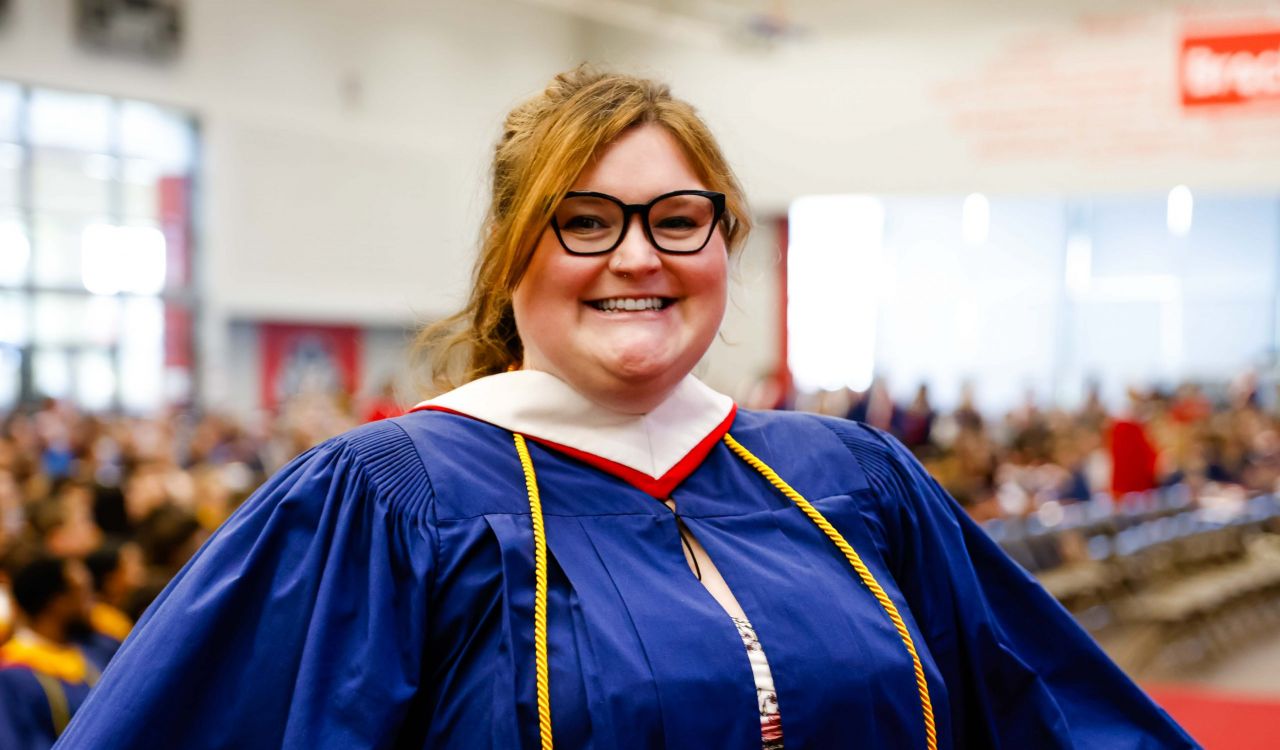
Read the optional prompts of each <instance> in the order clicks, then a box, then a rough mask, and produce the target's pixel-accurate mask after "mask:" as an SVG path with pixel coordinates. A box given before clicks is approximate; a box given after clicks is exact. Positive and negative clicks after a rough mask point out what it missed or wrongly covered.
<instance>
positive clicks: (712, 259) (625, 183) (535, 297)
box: [513, 124, 728, 413]
mask: <svg viewBox="0 0 1280 750" xmlns="http://www.w3.org/2000/svg"><path fill="white" fill-rule="evenodd" d="M571 189H572V190H574V191H593V192H599V193H607V194H609V195H612V196H614V197H616V198H618V199H620V200H621V201H622V202H623V203H627V204H643V203H648V202H649V201H651V200H653V199H654V198H656V197H657V196H659V195H662V194H664V193H669V192H672V191H675V190H706V189H707V188H706V186H705V185H703V184H702V182H701V181H700V180H699V179H698V178H697V176H696V175H695V174H694V172H693V169H692V168H691V167H690V166H689V163H688V161H687V160H686V159H685V157H684V153H683V152H682V151H681V149H680V146H679V144H678V143H677V142H676V140H675V138H673V137H672V136H671V134H670V133H668V132H667V130H666V129H665V128H663V127H662V126H660V125H652V124H651V125H642V126H639V127H636V128H632V129H631V130H628V131H626V132H625V133H623V134H622V135H620V136H619V137H618V138H617V139H615V140H614V141H613V142H612V143H610V144H608V145H606V146H605V147H604V148H603V149H601V151H600V152H599V153H598V154H597V155H596V157H595V159H594V160H593V161H592V162H591V163H590V164H588V166H587V168H586V169H585V170H584V171H583V172H582V174H580V175H579V176H578V180H577V181H576V182H575V183H574V184H573V187H572V188H571ZM641 221H642V220H641V219H640V217H638V216H632V217H631V220H630V224H629V226H628V227H627V231H626V235H625V236H624V237H623V239H622V243H621V244H620V245H618V247H617V248H616V249H614V250H613V251H612V252H610V253H606V254H603V255H592V256H581V255H571V254H570V253H568V252H566V251H565V249H564V248H563V247H562V246H561V245H560V241H559V240H558V239H557V238H556V235H555V232H554V231H553V230H552V229H551V228H550V227H547V228H546V229H545V230H544V231H543V233H542V237H541V239H540V240H539V242H538V245H537V247H536V248H535V250H534V253H533V257H532V259H531V261H530V264H529V268H528V270H527V271H525V274H524V277H523V278H522V279H521V280H520V283H519V285H517V287H516V289H515V293H514V295H513V306H514V310H515V317H516V327H517V328H518V329H519V332H520V339H521V341H522V343H523V344H524V368H525V369H530V370H542V371H545V372H549V373H551V374H553V375H555V376H557V377H559V378H560V379H561V380H564V381H565V382H567V383H569V384H570V385H572V386H573V387H574V388H575V389H577V390H578V391H579V392H580V393H582V394H583V395H585V396H587V397H588V398H590V399H592V400H593V401H595V402H596V403H599V404H601V405H603V406H607V407H610V408H613V409H616V410H619V411H625V412H628V413H644V412H647V411H649V410H650V409H652V408H654V407H655V406H657V405H658V404H659V403H661V402H662V400H663V399H664V398H665V397H666V396H667V394H669V393H670V392H671V389H673V388H674V387H675V386H676V384H677V383H679V382H680V381H681V380H682V379H683V378H684V377H685V376H686V375H687V374H688V373H689V372H690V370H692V369H693V366H694V365H695V364H697V362H698V360H699V359H701V358H702V355H703V353H704V352H706V350H707V347H709V346H710V345H711V340H712V338H714V337H715V335H716V331H717V330H719V327H720V321H721V319H722V318H723V317H724V310H725V297H726V289H727V281H726V279H727V276H728V253H727V251H726V248H725V242H724V236H723V234H722V233H721V231H720V230H719V229H717V230H716V231H714V232H713V233H712V236H711V239H710V241H709V242H707V244H706V246H705V247H703V249H702V250H700V251H699V252H696V253H691V254H687V255H672V254H669V253H663V252H659V251H658V250H657V249H656V248H655V247H654V246H653V245H652V244H651V243H650V242H649V239H648V237H647V236H646V234H645V232H644V229H643V227H641V225H640V224H641ZM655 298H656V299H658V300H660V301H661V302H660V309H640V310H621V309H611V310H607V311H606V310H604V309H601V308H602V307H613V306H614V304H615V302H614V301H622V300H627V301H634V302H635V303H639V302H643V301H645V300H653V299H655ZM633 306H635V305H634V303H633Z"/></svg>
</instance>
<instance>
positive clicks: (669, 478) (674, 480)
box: [409, 404, 738, 500]
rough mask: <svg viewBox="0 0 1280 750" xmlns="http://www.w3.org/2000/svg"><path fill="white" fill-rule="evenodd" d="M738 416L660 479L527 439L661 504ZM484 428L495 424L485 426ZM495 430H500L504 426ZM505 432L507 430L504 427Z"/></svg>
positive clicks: (426, 407) (734, 410)
mask: <svg viewBox="0 0 1280 750" xmlns="http://www.w3.org/2000/svg"><path fill="white" fill-rule="evenodd" d="M409 411H410V412H415V411H441V412H445V413H446V414H456V415H458V416H460V417H466V418H468V419H474V420H476V421H477V422H484V420H483V419H478V418H476V417H473V416H471V415H470V414H466V413H464V412H460V411H457V410H454V409H450V408H447V407H444V406H436V405H434V404H423V405H421V406H415V407H414V408H412V409H410V410H409ZM737 415H738V406H737V404H733V405H731V406H730V407H729V414H728V416H726V417H725V418H724V420H722V421H721V422H720V424H718V425H716V426H715V428H713V429H712V430H711V432H709V433H707V436H706V437H704V438H702V440H700V441H698V444H697V445H695V446H693V449H692V450H690V451H689V452H688V453H686V454H685V456H684V458H682V459H680V460H679V461H677V462H676V465H675V466H672V467H671V468H670V469H669V470H668V471H667V473H665V474H663V475H662V476H660V477H651V476H649V475H648V474H645V473H644V472H642V471H637V470H636V469H633V468H631V467H630V466H624V465H623V464H620V463H618V462H616V461H610V460H609V459H607V458H602V457H600V456H597V455H595V454H594V453H588V452H586V451H583V450H579V449H577V448H571V447H569V446H567V445H561V444H560V443H557V442H554V441H551V440H544V439H543V438H540V437H538V436H537V435H525V437H527V438H529V439H530V440H532V441H534V442H535V443H538V444H539V445H542V446H545V447H547V448H550V449H552V450H554V451H556V452H558V453H563V454H564V455H566V456H569V457H570V458H574V459H577V460H579V461H581V462H583V463H584V464H587V465H588V466H592V467H595V468H597V469H599V470H600V471H603V472H604V473H606V474H610V475H612V476H615V477H617V478H618V479H621V480H622V481H624V482H626V483H627V484H629V485H631V486H632V487H635V488H636V489H638V490H640V491H641V492H643V493H645V494H647V495H650V496H652V497H655V498H657V499H659V500H666V499H667V498H669V497H670V496H671V493H672V492H673V491H675V488H676V487H679V486H680V483H681V482H683V481H684V480H686V479H688V478H689V475H690V474H692V473H693V472H694V471H696V470H697V468H698V467H699V466H701V465H702V462H703V460H704V459H706V457H707V454H709V453H710V452H711V449H712V448H714V447H715V446H716V443H718V442H720V439H721V438H723V437H724V435H725V433H727V432H728V431H729V427H730V426H731V425H732V424H733V420H734V417H736V416H737ZM485 424H492V423H491V422H485ZM494 426H495V427H501V425H494ZM502 429H506V428H505V427H503V428H502Z"/></svg>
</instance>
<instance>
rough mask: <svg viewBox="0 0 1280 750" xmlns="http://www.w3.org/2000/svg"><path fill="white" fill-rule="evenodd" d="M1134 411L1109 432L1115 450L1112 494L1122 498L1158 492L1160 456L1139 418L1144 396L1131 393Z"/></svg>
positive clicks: (1112, 425) (1112, 461)
mask: <svg viewBox="0 0 1280 750" xmlns="http://www.w3.org/2000/svg"><path fill="white" fill-rule="evenodd" d="M1129 398H1130V401H1131V402H1132V404H1133V405H1134V407H1133V408H1131V409H1130V410H1129V412H1128V413H1127V414H1124V415H1121V416H1119V417H1117V418H1116V419H1115V420H1113V421H1112V422H1111V426H1110V428H1109V429H1108V431H1107V437H1108V441H1107V442H1108V443H1109V444H1110V446H1111V494H1112V496H1113V497H1116V498H1120V497H1124V496H1125V495H1127V494H1129V493H1131V492H1147V491H1149V490H1153V489H1155V488H1156V458H1157V453H1156V449H1155V446H1154V445H1153V444H1152V442H1151V438H1150V437H1149V436H1148V435H1147V429H1146V426H1145V425H1144V424H1143V421H1142V419H1141V417H1140V416H1139V414H1140V412H1141V410H1140V409H1139V408H1138V407H1139V406H1140V405H1141V403H1142V399H1141V395H1140V394H1138V393H1136V392H1133V391H1131V392H1130V393H1129Z"/></svg>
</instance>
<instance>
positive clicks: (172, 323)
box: [0, 81, 197, 412]
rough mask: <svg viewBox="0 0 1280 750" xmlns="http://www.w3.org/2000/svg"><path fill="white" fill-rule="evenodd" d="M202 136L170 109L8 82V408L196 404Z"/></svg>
mask: <svg viewBox="0 0 1280 750" xmlns="http://www.w3.org/2000/svg"><path fill="white" fill-rule="evenodd" d="M196 133H197V130H196V127H195V123H194V121H193V120H192V118H191V117H190V116H189V115H187V114H186V113H183V112H180V111H177V110H174V109H171V108H168V107H163V106H160V105H156V104H151V103H148V102H138V101H131V100H124V99H116V98H113V97H109V96H102V95H97V94H85V93H76V92H68V91H58V90H53V89H45V88H38V87H31V86H24V85H20V84H16V83H12V82H4V81H0V381H3V383H4V384H3V385H2V386H0V409H9V408H13V407H14V406H15V405H17V404H20V403H22V402H30V401H35V400H37V399H39V398H42V397H45V396H52V397H56V398H67V399H72V400H74V401H75V402H76V403H77V404H78V405H80V406H81V407H83V408H85V409H89V410H93V411H102V410H125V411H130V412H147V411H152V410H155V409H158V408H161V407H163V406H166V405H168V404H170V403H174V402H178V403H181V402H189V401H191V400H193V399H194V397H195V394H194V393H193V392H192V389H191V386H190V384H191V383H193V382H195V378H193V377H192V373H191V368H192V364H193V361H194V357H193V353H192V352H190V351H187V350H186V349H187V348H188V347H189V346H190V345H189V343H188V342H190V341H192V340H193V337H192V336H191V330H190V329H191V327H192V325H193V321H194V320H195V315H194V314H193V313H194V311H195V310H196V308H197V304H196V303H197V294H196V290H195V289H194V288H193V287H192V284H191V279H190V276H189V274H188V273H187V269H189V268H191V265H192V263H191V257H190V248H191V247H192V242H191V216H190V196H191V186H192V181H193V176H194V173H195V154H196V151H197V149H196ZM170 383H181V384H186V385H184V386H183V387H181V388H174V387H169V386H166V384H170Z"/></svg>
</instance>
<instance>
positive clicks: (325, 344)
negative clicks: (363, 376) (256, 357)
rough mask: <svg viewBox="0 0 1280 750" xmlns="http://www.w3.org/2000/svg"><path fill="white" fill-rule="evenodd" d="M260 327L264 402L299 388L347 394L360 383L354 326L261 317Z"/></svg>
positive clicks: (357, 335) (276, 400) (267, 404)
mask: <svg viewBox="0 0 1280 750" xmlns="http://www.w3.org/2000/svg"><path fill="white" fill-rule="evenodd" d="M259 331H260V339H259V340H260V342H261V346H262V406H263V408H266V409H275V408H276V407H277V406H279V405H280V402H282V401H284V400H286V399H288V398H290V397H291V396H297V395H300V394H304V393H311V394H315V393H323V394H330V395H332V394H336V393H345V394H347V395H352V394H354V393H355V392H356V390H357V389H358V388H359V387H360V346H361V331H360V329H359V328H357V327H355V326H321V325H293V324H289V323H263V324H262V325H261V326H260V327H259Z"/></svg>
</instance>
